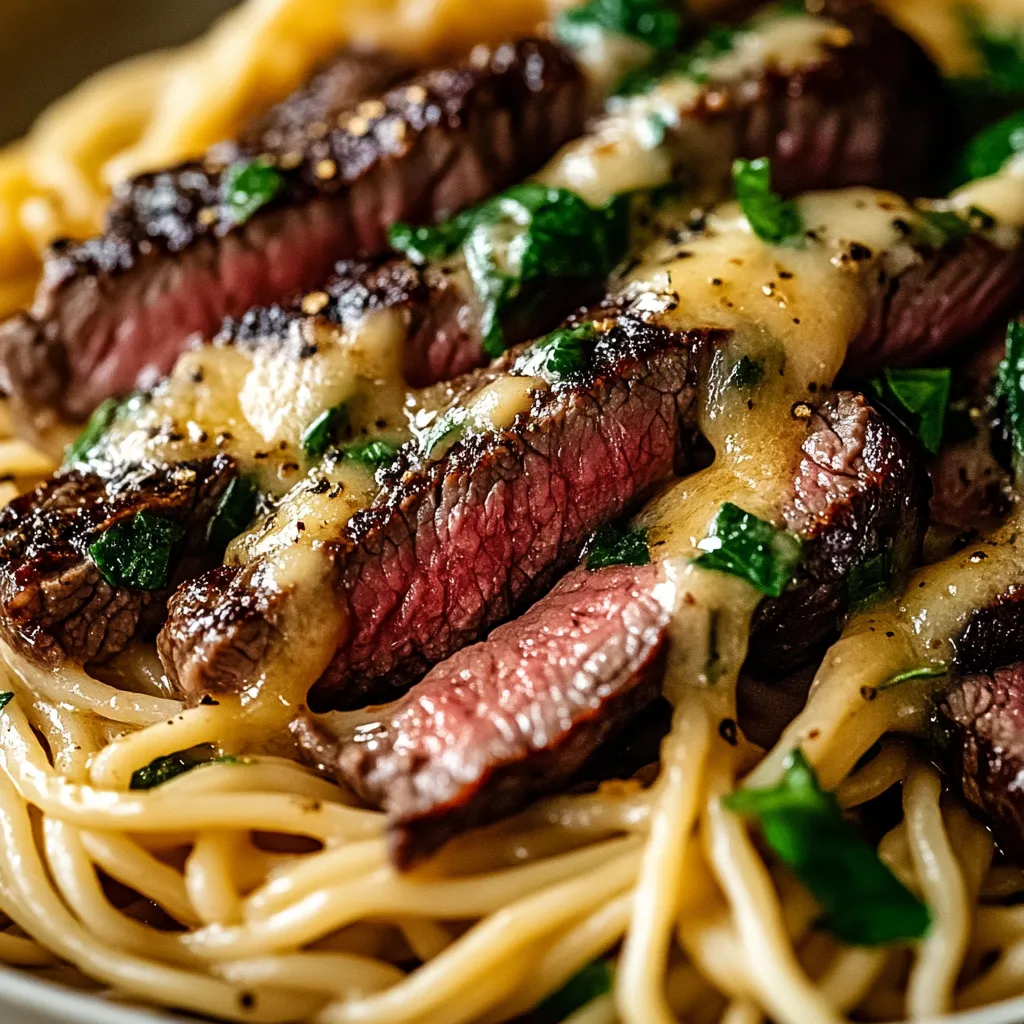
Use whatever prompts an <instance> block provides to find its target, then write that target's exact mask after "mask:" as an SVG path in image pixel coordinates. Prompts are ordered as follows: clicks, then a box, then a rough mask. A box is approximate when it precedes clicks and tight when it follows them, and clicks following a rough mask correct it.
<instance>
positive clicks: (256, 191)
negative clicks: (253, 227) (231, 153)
mask: <svg viewBox="0 0 1024 1024" xmlns="http://www.w3.org/2000/svg"><path fill="white" fill-rule="evenodd" d="M283 187H284V177H283V176H282V175H281V172H280V171H278V170H277V169H276V168H274V167H272V166H271V165H270V164H269V163H267V161H266V160H241V161H239V162H238V163H234V164H232V165H231V166H230V167H229V168H228V169H227V171H226V172H225V174H224V184H223V203H224V207H225V209H226V210H227V211H228V213H229V214H230V215H231V219H232V220H233V221H234V222H235V223H236V224H244V223H245V222H246V221H247V220H248V219H249V218H250V217H251V216H252V215H253V214H254V213H255V212H256V211H257V210H259V209H261V208H262V207H264V206H266V205H267V203H269V202H270V201H271V200H272V199H274V198H275V196H277V194H278V192H280V191H281V189H282V188H283Z"/></svg>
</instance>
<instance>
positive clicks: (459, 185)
mask: <svg viewBox="0 0 1024 1024" xmlns="http://www.w3.org/2000/svg"><path fill="white" fill-rule="evenodd" d="M584 89H585V86H584V82H583V79H582V76H581V74H580V72H579V70H578V68H577V67H576V66H575V64H574V63H573V62H572V61H571V59H570V58H569V57H568V55H567V54H566V53H565V52H564V51H562V50H561V49H560V48H558V47H557V46H554V45H553V44H551V43H548V42H545V41H543V40H525V41H522V42H519V43H515V44H508V45H504V46H500V47H498V48H496V49H494V50H493V51H485V50H483V49H481V50H478V51H474V56H473V58H471V59H470V60H469V61H467V62H466V63H464V64H461V65H458V66H456V67H452V68H447V69H439V70H433V71H427V72H425V73H423V74H421V75H418V76H416V77H414V78H412V79H409V80H407V81H406V82H405V83H403V84H402V85H401V86H396V87H395V88H393V89H391V90H389V91H387V92H385V93H384V94H383V95H382V96H381V97H380V99H379V100H378V101H376V102H375V103H370V104H368V105H366V106H361V107H360V108H358V110H357V111H355V112H354V113H353V114H352V115H351V116H350V117H348V118H347V119H345V121H344V124H343V126H341V125H339V122H338V119H337V117H334V118H332V120H331V122H330V123H329V124H327V125H323V124H320V123H319V122H315V123H314V124H313V125H309V126H307V138H306V142H305V145H304V146H303V148H302V151H301V152H300V153H293V152H292V151H291V150H285V151H283V152H282V151H280V150H277V149H275V147H273V146H271V145H269V142H270V141H271V140H270V139H268V138H264V139H261V144H260V146H259V147H257V152H254V153H249V152H242V153H241V155H242V156H251V155H260V156H270V157H272V158H274V159H275V161H276V162H277V165H278V168H279V170H280V173H281V174H282V177H283V179H284V187H283V189H282V191H281V193H280V194H279V196H278V197H277V198H275V199H274V200H273V201H272V202H271V203H269V204H268V205H267V206H266V207H265V208H263V209H261V210H259V211H258V212H257V213H256V214H255V215H254V216H253V217H252V218H251V219H250V220H249V221H247V222H246V223H245V224H244V225H243V226H241V227H239V226H236V225H235V224H234V223H233V221H232V219H231V216H230V213H229V211H228V210H227V208H226V207H225V206H224V205H223V202H222V194H221V193H222V181H223V174H224V168H223V157H220V158H218V157H217V155H216V153H214V154H211V156H210V158H209V160H208V161H207V162H194V163H189V164H184V165H181V166H180V167H177V168H173V169H170V170H166V171H160V172H156V173H153V174H144V175H140V176H139V177H137V178H135V179H133V180H132V181H130V182H128V183H126V184H125V185H123V186H121V187H120V188H119V189H118V190H117V191H116V192H115V198H114V203H113V206H112V207H111V210H110V214H109V218H108V225H107V230H106V232H105V234H104V235H103V236H101V237H100V238H96V239H92V240H90V241H88V242H84V243H72V242H66V243H62V244H60V245H58V246H56V247H54V249H53V251H52V252H51V254H50V256H49V258H48V262H47V268H46V276H45V279H44V282H43V284H42V285H41V287H40V290H39V293H38V295H37V297H36V302H35V305H34V307H33V311H32V313H31V314H21V315H19V316H18V317H15V318H13V319H12V320H10V321H8V322H7V324H6V325H4V327H3V329H2V330H0V367H2V370H3V377H4V379H3V381H2V383H3V385H4V386H5V387H6V388H7V389H8V391H9V392H10V393H11V394H12V395H13V396H14V397H15V398H16V399H17V400H18V401H19V402H20V403H21V404H22V405H23V406H24V408H25V409H26V410H28V411H32V410H37V411H38V410H39V409H40V408H42V407H49V409H50V410H51V412H50V415H51V416H52V411H53V410H56V411H57V412H59V413H60V414H61V415H64V416H66V417H69V418H72V419H74V418H78V417H81V416H83V415H85V414H86V413H88V412H89V411H90V410H91V408H93V407H94V406H95V405H96V404H97V403H98V402H99V400H100V399H102V398H104V397H107V396H109V395H111V394H116V393H119V392H123V391H126V390H130V389H131V387H133V386H134V385H135V383H136V381H137V380H139V379H140V378H143V379H145V378H151V377H155V376H158V375H159V374H161V373H164V372H166V371H167V370H168V369H169V368H170V366H171V365H172V364H173V362H174V359H175V357H176V356H177V355H178V353H179V352H180V351H181V349H182V347H183V346H184V344H185V342H186V341H187V339H188V338H189V337H190V336H191V335H192V334H194V333H200V334H202V335H205V336H209V335H210V334H212V333H213V332H214V331H215V330H216V329H217V328H218V326H219V325H220V322H221V320H222V319H223V317H224V316H240V315H241V314H242V313H243V312H244V311H245V310H246V309H248V308H249V307H250V306H252V305H253V304H254V303H256V302H263V303H270V302H274V301H280V300H290V299H291V298H292V297H293V296H294V295H295V294H297V293H299V292H301V291H303V290H305V289H307V288H310V287H313V286H315V285H316V284H318V283H319V282H321V281H323V280H324V279H325V278H326V277H327V275H328V274H329V273H330V271H331V268H332V267H333V265H334V263H335V262H336V261H337V260H339V259H343V258H351V257H362V256H366V255H368V254H372V253H375V252H379V251H380V250H381V249H382V248H383V247H384V245H385V241H386V230H387V227H388V226H389V225H390V224H392V223H394V222H395V221H397V220H411V221H414V222H433V221H437V220H441V219H444V218H445V217H447V216H449V215H451V214H452V213H455V212H457V211H458V210H460V209H462V208H464V207H466V206H469V205H472V204H473V203H475V202H477V201H479V200H481V199H483V198H485V197H486V196H488V195H490V194H492V193H494V192H496V191H500V190H501V189H503V188H505V187H507V186H508V185H511V184H512V183H513V182H515V181H518V180H520V179H521V178H523V177H524V176H526V175H527V174H529V173H531V172H532V171H535V170H536V169H537V168H539V167H540V166H541V165H542V164H543V163H544V161H545V160H546V159H547V158H548V157H549V156H551V155H552V154H553V153H554V152H555V151H556V150H557V149H558V148H559V147H560V146H561V145H562V144H563V143H564V142H566V141H567V140H568V139H570V138H572V137H573V136H574V135H576V134H578V133H579V132H580V131H581V130H582V127H583V118H584ZM300 106H301V104H300ZM360 110H362V111H363V113H360V112H359V111H360ZM285 120H287V118H285ZM318 125H319V127H318ZM320 127H324V128H325V129H326V130H325V131H324V132H323V133H322V134H321V132H320V130H319V128H320ZM275 130H277V129H275ZM279 134H282V138H285V137H286V136H288V132H283V133H281V132H279ZM289 144H290V143H289ZM296 158H298V162H297V164H293V161H295V159H296ZM289 165H292V166H289ZM38 426H39V427H40V428H41V427H42V426H45V423H42V422H40V423H39V424H38Z"/></svg>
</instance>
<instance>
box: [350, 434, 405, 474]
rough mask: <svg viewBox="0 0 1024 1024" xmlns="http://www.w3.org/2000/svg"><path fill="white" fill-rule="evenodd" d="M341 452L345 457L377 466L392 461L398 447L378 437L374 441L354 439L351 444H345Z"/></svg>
mask: <svg viewBox="0 0 1024 1024" xmlns="http://www.w3.org/2000/svg"><path fill="white" fill-rule="evenodd" d="M342 452H343V453H344V456H345V458H346V459H352V460H353V461H354V462H363V463H365V464H366V465H367V466H373V467H377V466H386V465H387V464H388V463H390V462H394V461H395V456H396V455H397V454H398V449H397V448H396V447H395V446H394V445H393V444H390V443H389V442H387V441H382V440H380V439H379V438H378V439H377V440H374V441H355V442H353V443H352V444H347V445H345V447H344V448H342Z"/></svg>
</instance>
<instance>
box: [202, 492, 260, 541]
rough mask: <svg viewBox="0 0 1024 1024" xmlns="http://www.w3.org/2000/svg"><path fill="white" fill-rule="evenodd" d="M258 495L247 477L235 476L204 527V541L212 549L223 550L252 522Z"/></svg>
mask: <svg viewBox="0 0 1024 1024" xmlns="http://www.w3.org/2000/svg"><path fill="white" fill-rule="evenodd" d="M258 497H259V491H258V490H257V489H256V485H255V484H254V483H253V481H252V480H250V479H249V478H248V477H244V476H236V477H235V478H234V479H233V480H232V481H231V483H229V484H228V485H227V487H226V488H225V489H224V493H223V494H222V495H221V496H220V501H219V502H218V503H217V511H216V512H215V513H214V514H213V518H212V519H211V520H210V523H209V525H208V526H207V528H206V543H207V544H208V545H209V547H210V549H211V550H212V551H223V550H224V549H225V548H226V547H227V546H228V544H230V543H231V541H233V540H234V539H235V537H237V536H238V535H239V534H240V533H242V532H243V531H244V530H245V528H246V527H247V526H248V525H249V524H250V523H251V522H252V517H253V515H254V514H255V512H256V499H257V498H258Z"/></svg>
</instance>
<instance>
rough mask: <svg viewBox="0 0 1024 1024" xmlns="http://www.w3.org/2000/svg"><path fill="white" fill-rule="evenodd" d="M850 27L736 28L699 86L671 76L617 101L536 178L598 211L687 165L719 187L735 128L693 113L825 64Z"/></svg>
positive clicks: (788, 24)
mask: <svg viewBox="0 0 1024 1024" xmlns="http://www.w3.org/2000/svg"><path fill="white" fill-rule="evenodd" d="M849 42H850V36H849V33H848V31H847V30H846V29H844V28H842V27H841V26H840V25H838V24H836V23H835V22H832V21H829V20H828V19H826V18H813V17H809V16H802V15H794V16H785V17H783V16H778V15H775V16H769V17H766V18H764V19H762V20H758V21H754V22H751V23H750V24H749V26H748V27H747V28H746V29H744V30H742V31H737V32H736V34H735V37H734V41H733V47H732V49H731V50H730V52H728V53H726V54H723V55H721V56H719V57H716V58H714V59H711V60H708V61H707V62H706V64H704V65H702V67H701V71H702V75H701V77H702V79H703V78H705V77H706V80H705V81H700V82H698V81H697V80H696V79H695V78H694V77H691V76H689V75H686V74H677V75H669V76H668V77H666V78H665V79H664V80H662V81H661V82H660V83H658V84H657V85H656V86H655V87H654V88H653V89H652V90H651V91H650V92H648V93H644V94H642V95H639V96H633V97H628V98H626V97H619V98H613V99H612V100H611V101H610V102H609V113H608V116H607V117H605V118H603V119H602V120H601V121H599V122H598V123H597V125H596V126H595V127H594V129H593V130H592V131H591V132H590V133H588V134H587V135H586V136H584V137H583V138H581V139H577V140H576V141H575V142H572V143H570V144H569V145H567V146H566V147H565V148H564V149H562V151H561V152H560V153H559V154H558V155H557V156H556V157H555V158H554V159H553V160H552V161H551V162H550V163H549V164H548V166H547V167H545V168H544V170H542V171H541V172H540V174H539V175H538V180H540V181H541V182H543V183H545V184H548V185H552V186H556V187H560V188H567V189H571V190H572V191H574V192H576V193H578V194H579V195H581V196H582V197H583V198H584V199H586V200H587V201H588V202H589V203H590V204H591V205H593V206H600V205H602V204H604V203H606V202H608V201H609V200H610V199H612V198H613V197H614V196H616V195H618V194H620V193H623V192H632V191H636V190H641V189H650V188H657V187H658V186H661V185H664V184H666V183H668V182H669V181H670V180H672V178H673V177H674V176H675V169H676V168H677V167H679V166H682V167H683V168H684V169H685V171H686V172H687V173H691V172H692V173H693V174H695V175H697V176H698V177H701V178H703V179H705V180H707V181H711V182H714V183H715V184H718V183H719V182H720V181H722V180H723V179H724V178H725V177H726V175H727V172H728V163H727V162H723V160H722V159H721V158H720V157H718V156H717V154H721V153H729V152H731V151H732V145H731V141H730V135H729V133H730V128H729V126H728V125H724V124H721V125H716V124H715V123H714V120H713V119H712V120H711V121H710V122H706V121H705V120H704V118H702V117H693V116H692V114H693V113H694V111H695V110H697V108H698V107H699V106H700V105H701V103H702V102H704V101H705V100H707V98H708V97H709V96H710V95H712V94H715V93H720V92H721V91H722V90H724V89H727V88H728V87H729V86H730V85H731V84H735V83H737V82H739V81H740V80H742V79H743V78H746V77H748V76H756V75H758V74H759V73H761V72H762V71H767V70H777V71H779V72H781V73H783V74H786V73H791V72H793V71H795V70H797V69H799V68H802V67H809V66H813V65H816V64H819V63H821V62H822V60H824V59H826V57H827V55H828V50H829V48H835V47H839V46H844V45H847V44H848V43H849Z"/></svg>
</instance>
